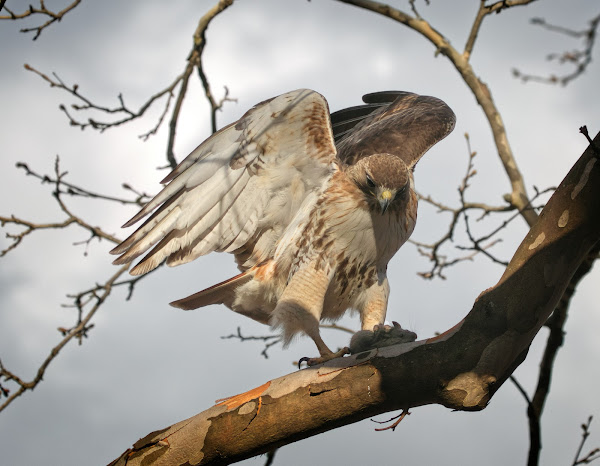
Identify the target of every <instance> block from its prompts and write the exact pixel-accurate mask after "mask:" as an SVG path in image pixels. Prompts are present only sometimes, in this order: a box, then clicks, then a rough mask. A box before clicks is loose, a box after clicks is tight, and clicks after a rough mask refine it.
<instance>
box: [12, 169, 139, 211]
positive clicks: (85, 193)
mask: <svg viewBox="0 0 600 466" xmlns="http://www.w3.org/2000/svg"><path fill="white" fill-rule="evenodd" d="M16 167H17V168H21V169H23V170H25V174H26V175H27V176H33V177H34V178H37V179H38V180H40V181H41V182H42V183H52V184H56V181H57V180H56V179H55V178H53V177H52V176H50V175H40V174H39V173H37V172H35V171H33V170H32V169H31V168H30V167H29V165H27V164H26V163H24V162H17V164H16ZM121 187H122V188H123V189H125V190H128V191H131V192H133V193H134V194H136V197H135V199H125V198H122V197H114V196H108V195H106V194H99V193H96V192H93V191H90V190H89V189H87V188H82V187H81V186H77V185H74V184H72V183H69V182H67V181H65V180H61V181H60V183H59V189H60V194H67V195H70V196H76V197H77V196H79V197H87V198H91V199H101V200H104V201H113V202H118V203H120V204H135V205H139V206H141V205H144V204H145V203H146V202H148V200H149V199H150V197H151V196H150V195H149V194H146V193H140V192H138V191H136V190H135V189H134V188H132V187H131V186H130V185H129V184H127V183H123V184H122V185H121Z"/></svg>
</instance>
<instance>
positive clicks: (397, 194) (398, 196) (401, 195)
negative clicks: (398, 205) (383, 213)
mask: <svg viewBox="0 0 600 466" xmlns="http://www.w3.org/2000/svg"><path fill="white" fill-rule="evenodd" d="M404 193H406V186H404V187H402V188H400V189H399V190H398V191H396V195H395V196H394V199H400V198H401V197H403V196H404Z"/></svg>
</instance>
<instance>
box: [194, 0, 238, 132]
mask: <svg viewBox="0 0 600 466" xmlns="http://www.w3.org/2000/svg"><path fill="white" fill-rule="evenodd" d="M232 4H233V0H220V1H219V2H218V3H217V4H216V5H215V6H214V7H212V8H211V9H210V10H209V11H208V12H207V13H206V14H205V15H204V16H203V17H202V18H201V19H200V22H199V23H198V27H197V28H196V32H194V50H193V52H192V55H191V56H190V61H192V59H193V60H194V63H195V65H196V68H197V69H198V76H199V77H200V81H201V82H202V87H203V88H204V95H205V96H206V99H207V100H208V102H209V104H210V121H211V128H212V132H213V133H215V132H216V131H217V111H219V110H221V108H222V107H223V104H224V103H225V102H232V101H233V102H235V101H236V99H231V98H230V97H229V89H228V88H227V86H225V93H224V95H223V97H222V98H221V99H220V100H216V99H215V97H214V96H213V93H212V90H211V87H210V83H209V81H208V77H207V76H206V72H205V71H204V65H203V62H202V54H203V53H204V48H205V47H206V30H207V29H208V25H209V24H210V22H211V21H212V20H213V19H215V17H216V16H217V15H218V14H219V13H221V12H223V11H224V10H226V9H227V8H229V7H230V6H231V5H232Z"/></svg>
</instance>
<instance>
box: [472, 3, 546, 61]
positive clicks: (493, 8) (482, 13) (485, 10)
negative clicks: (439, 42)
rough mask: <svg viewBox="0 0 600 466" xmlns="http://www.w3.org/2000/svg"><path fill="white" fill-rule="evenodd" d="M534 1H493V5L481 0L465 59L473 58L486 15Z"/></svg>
mask: <svg viewBox="0 0 600 466" xmlns="http://www.w3.org/2000/svg"><path fill="white" fill-rule="evenodd" d="M534 1H535V0H513V1H507V0H503V1H499V2H495V3H492V4H491V5H486V4H485V2H486V0H480V3H479V10H477V15H476V16H475V20H474V21H473V25H472V26H471V32H470V33H469V37H468V39H467V43H466V45H465V50H464V51H463V57H464V58H465V60H467V61H468V60H469V59H470V58H471V54H472V53H473V47H474V46H475V41H476V40H477V36H478V35H479V30H480V29H481V24H482V23H483V20H484V18H485V17H486V16H488V15H490V14H492V13H500V12H501V11H502V10H504V9H506V8H510V7H513V6H523V5H528V4H529V3H532V2H534Z"/></svg>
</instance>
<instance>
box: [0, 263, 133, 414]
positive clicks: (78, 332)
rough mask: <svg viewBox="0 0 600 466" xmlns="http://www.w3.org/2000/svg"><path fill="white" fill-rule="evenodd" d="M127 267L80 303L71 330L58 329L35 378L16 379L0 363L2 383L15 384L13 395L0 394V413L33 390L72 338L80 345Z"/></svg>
mask: <svg viewBox="0 0 600 466" xmlns="http://www.w3.org/2000/svg"><path fill="white" fill-rule="evenodd" d="M128 268H129V267H128V266H122V267H120V268H119V269H118V271H117V272H116V273H114V274H113V275H112V276H111V277H110V278H109V279H108V280H107V281H105V282H104V284H102V285H98V286H97V287H96V288H95V289H94V290H95V291H94V293H93V295H92V297H91V298H90V300H89V301H88V302H87V303H83V302H81V301H80V303H79V309H80V310H81V312H82V316H81V318H80V319H79V322H78V324H77V325H76V326H75V327H73V328H71V329H68V330H67V329H63V328H59V331H60V332H61V333H63V335H64V336H63V339H62V340H61V341H60V342H59V343H58V344H57V345H56V346H54V347H53V348H52V349H51V350H50V353H49V354H48V356H47V357H46V359H45V360H44V361H43V362H42V364H41V365H40V367H39V368H38V370H37V373H36V375H35V377H34V378H33V379H32V380H31V381H29V382H26V381H24V380H23V379H22V378H20V377H18V376H17V375H16V374H15V373H13V372H11V371H9V370H8V369H7V368H6V367H5V366H4V364H3V363H2V362H1V361H0V379H1V378H4V382H14V383H16V384H17V389H16V391H15V392H14V393H12V394H10V390H8V389H7V388H5V387H3V388H2V393H3V394H4V395H5V396H6V400H5V401H4V403H2V404H0V412H2V410H3V409H4V408H6V407H7V406H8V405H10V404H11V403H12V402H13V401H14V400H15V399H17V398H18V397H20V396H21V395H22V394H23V393H25V392H26V391H28V390H33V389H34V388H35V387H36V386H37V385H38V384H39V383H40V382H41V381H42V379H43V378H44V374H45V373H46V369H47V368H48V366H49V365H50V363H51V362H52V361H53V360H54V359H55V358H56V357H57V356H58V354H59V353H60V351H61V350H62V349H63V348H64V346H65V345H66V344H67V343H69V341H71V340H72V339H73V338H77V339H79V341H80V343H81V339H82V338H83V337H85V336H86V333H87V331H88V330H89V329H90V328H91V327H92V326H91V325H90V324H89V322H90V320H91V319H92V317H93V316H94V314H95V313H96V311H97V310H98V309H100V306H101V305H102V304H103V303H104V301H105V300H106V298H108V296H109V295H110V293H111V291H112V289H113V286H114V284H115V282H116V281H117V279H118V278H119V277H121V276H122V275H123V274H124V273H126V272H127V269H128ZM88 303H93V304H92V306H91V308H89V309H87V310H85V311H84V307H85V306H86V304H88Z"/></svg>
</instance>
